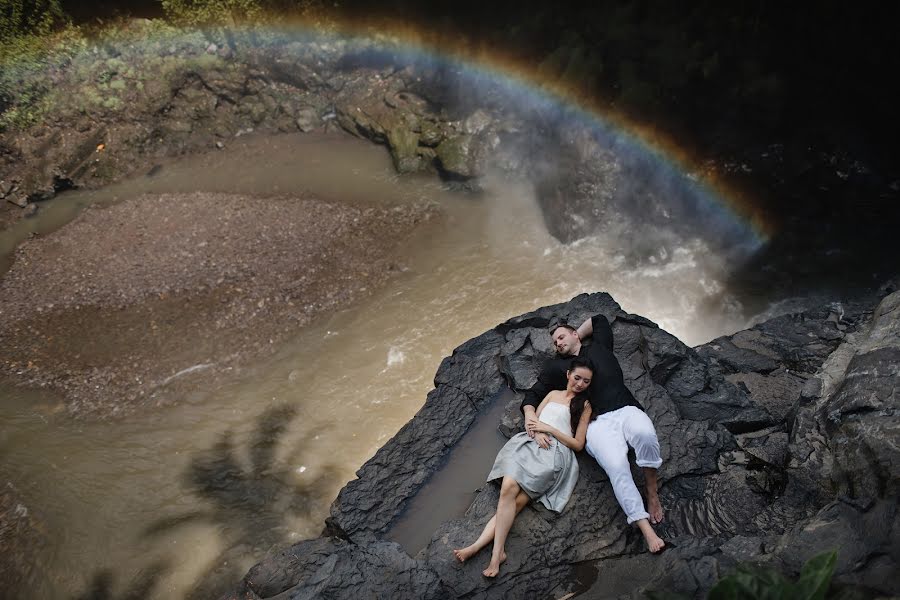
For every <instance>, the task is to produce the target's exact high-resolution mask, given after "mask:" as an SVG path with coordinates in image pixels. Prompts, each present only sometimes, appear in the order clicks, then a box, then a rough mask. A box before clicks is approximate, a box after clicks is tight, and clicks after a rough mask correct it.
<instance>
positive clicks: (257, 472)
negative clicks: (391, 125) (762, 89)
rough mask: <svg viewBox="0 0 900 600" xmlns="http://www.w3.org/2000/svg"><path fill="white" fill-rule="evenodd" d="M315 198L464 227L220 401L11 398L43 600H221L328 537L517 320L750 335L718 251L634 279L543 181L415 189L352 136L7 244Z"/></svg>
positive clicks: (704, 336) (294, 145) (26, 226)
mask: <svg viewBox="0 0 900 600" xmlns="http://www.w3.org/2000/svg"><path fill="white" fill-rule="evenodd" d="M148 168H149V167H148ZM302 190H306V191H309V192H312V193H313V194H316V195H319V196H321V197H326V198H330V199H339V200H340V201H342V202H347V203H352V204H373V203H374V204H378V203H396V202H398V201H402V202H405V201H409V202H417V201H421V200H430V201H433V202H435V203H437V204H438V205H439V206H440V208H441V210H442V211H443V212H444V213H445V215H446V218H445V219H443V220H442V225H441V226H440V228H439V229H438V230H437V231H435V230H434V229H429V230H428V232H427V235H425V234H423V235H419V236H417V237H416V238H415V239H414V240H413V241H412V242H411V243H410V244H409V246H408V247H407V248H406V249H405V250H404V251H403V253H402V254H404V255H405V259H404V260H405V264H406V265H407V266H408V269H407V270H406V271H405V272H404V273H402V274H401V275H400V276H399V277H397V278H396V279H394V280H392V282H391V283H390V284H389V285H388V287H386V288H384V289H382V290H380V291H379V292H377V293H375V294H374V295H373V296H371V297H370V298H368V299H366V300H364V301H362V302H359V303H357V304H354V305H352V306H350V307H349V308H347V309H345V310H342V311H341V312H339V313H337V314H333V315H330V316H328V317H327V318H323V319H321V320H319V321H318V322H316V323H315V324H314V325H313V326H311V327H309V328H307V329H305V330H303V331H302V332H301V333H299V334H298V335H297V336H296V338H295V339H293V340H292V341H291V342H290V343H288V344H286V345H285V346H284V347H282V348H281V349H280V350H279V352H278V353H277V354H276V355H275V356H274V357H273V358H271V359H267V360H266V361H265V362H264V363H262V364H256V365H254V366H253V368H252V369H250V371H249V374H248V375H246V376H244V377H242V378H240V379H238V380H235V381H231V382H227V383H226V384H225V385H224V386H222V387H221V388H220V389H218V390H217V392H216V393H215V394H204V393H202V392H197V393H194V394H192V395H190V396H189V397H185V398H183V399H181V401H180V402H179V403H178V404H177V405H175V406H172V407H167V408H165V409H162V410H158V411H150V412H141V413H139V414H136V415H134V416H131V417H126V418H124V419H120V420H116V421H113V422H101V423H92V422H76V421H72V420H71V419H69V418H68V417H67V416H66V414H65V412H64V411H60V410H59V409H58V407H59V406H60V404H59V401H58V399H57V398H53V397H49V396H47V395H44V394H42V393H41V392H39V391H33V390H32V391H29V390H24V389H21V388H16V387H12V386H11V385H8V384H4V385H3V386H2V387H0V395H2V398H3V401H2V403H0V476H2V480H3V481H4V483H5V482H7V481H8V482H11V483H12V484H13V485H14V486H15V489H16V490H17V492H18V494H19V497H20V498H21V501H22V504H21V506H20V510H26V511H28V513H29V515H31V516H32V517H33V519H34V520H35V522H37V523H38V524H39V525H40V528H41V531H42V533H43V534H44V535H45V537H46V539H47V541H48V543H46V544H45V545H43V546H42V547H41V548H40V550H39V555H38V556H35V557H33V564H34V565H35V569H34V574H33V575H34V576H33V586H34V587H33V589H31V590H30V591H29V593H28V595H27V597H33V598H71V597H77V596H78V595H80V594H85V593H87V592H89V591H91V590H106V592H108V594H109V596H110V597H119V596H120V595H124V594H125V593H126V592H128V591H129V590H132V591H133V590H134V589H136V586H137V587H139V586H140V585H141V581H152V582H153V585H152V586H150V587H152V590H153V591H152V593H151V594H150V596H151V597H152V598H158V599H162V598H184V597H188V596H190V595H194V596H195V597H205V596H204V591H205V590H216V589H220V588H221V586H222V585H223V582H225V583H226V585H227V583H228V582H230V581H234V580H235V579H236V578H239V577H241V576H242V575H243V573H245V572H246V570H247V569H248V568H249V567H250V566H252V565H253V564H254V563H255V562H256V561H258V560H259V559H260V558H261V557H262V555H263V554H264V553H265V552H267V551H269V550H271V549H272V548H275V547H278V546H282V545H285V544H289V543H291V542H293V541H296V540H300V539H303V538H306V537H310V536H316V535H318V534H319V533H320V532H321V530H322V527H323V521H324V519H325V517H326V516H327V513H328V506H329V504H330V503H331V501H332V500H333V498H334V497H335V495H336V493H337V492H338V490H339V489H340V488H341V487H342V486H343V485H344V484H345V483H346V482H347V481H348V480H349V479H351V478H352V477H353V476H354V472H355V471H356V470H357V469H358V468H359V467H360V466H361V465H362V464H363V463H364V462H365V461H366V460H367V459H368V458H370V457H371V456H372V455H373V454H374V452H375V451H376V450H377V449H378V448H379V447H380V446H381V445H383V444H384V443H385V442H386V441H387V440H388V439H389V438H390V437H391V436H392V435H393V434H394V433H395V432H396V431H397V430H398V429H399V428H400V427H401V426H402V425H403V424H404V423H406V421H407V420H409V419H410V418H411V417H412V415H413V414H414V413H415V412H416V411H417V410H418V408H419V407H420V406H421V405H422V403H423V401H424V399H425V396H426V394H427V393H428V391H429V390H430V389H431V388H432V387H433V386H432V379H433V376H434V373H435V371H436V369H437V366H438V364H439V363H440V361H441V359H442V358H443V357H444V356H446V355H448V354H450V353H451V351H452V350H453V348H454V347H456V346H457V345H459V344H461V343H462V342H464V341H465V340H467V339H469V338H471V337H473V336H476V335H478V334H480V333H482V332H483V331H485V330H486V329H489V328H491V327H493V326H494V325H496V324H498V323H500V322H502V321H504V320H506V319H508V318H510V317H512V316H515V315H518V314H520V313H523V312H526V311H530V310H533V309H535V308H537V307H539V306H542V305H546V304H551V303H556V302H562V301H565V300H568V299H570V298H571V297H572V296H574V295H576V294H578V293H581V292H592V291H601V290H602V291H608V292H610V293H611V294H612V295H613V297H614V298H615V299H616V300H617V301H618V302H619V303H620V304H621V305H622V307H623V308H624V309H625V310H626V311H629V312H633V313H639V314H641V315H644V316H646V317H648V318H650V319H652V320H654V321H655V322H657V323H658V324H659V325H660V326H662V327H663V328H665V329H667V330H669V331H670V332H672V333H674V334H675V335H677V336H679V337H680V338H681V339H682V340H684V341H686V342H687V343H688V344H696V343H701V342H704V341H706V340H708V339H710V338H712V337H714V336H716V335H719V334H723V333H728V332H731V331H734V330H736V329H739V328H741V327H743V326H744V324H745V318H744V317H743V315H741V310H740V305H739V304H738V303H737V302H735V301H734V300H732V299H729V298H727V297H723V296H722V289H723V284H722V281H723V279H724V276H725V275H726V273H727V270H728V268H729V265H727V264H723V263H722V262H721V261H720V260H719V259H717V257H716V256H715V255H714V254H712V253H711V252H709V251H707V249H706V246H705V244H704V243H703V242H702V240H683V243H682V244H681V245H680V247H679V248H678V249H676V250H675V252H674V255H673V256H672V257H671V259H670V260H669V261H668V262H666V263H665V264H660V265H648V266H645V267H641V268H632V267H628V266H627V261H626V258H625V256H626V253H625V252H623V249H625V247H626V246H627V243H628V240H627V238H617V239H607V238H604V237H603V236H598V237H596V238H590V239H585V240H581V241H579V242H577V243H575V244H571V245H562V244H560V243H559V242H557V241H556V240H554V239H553V238H552V237H551V236H550V235H549V234H548V233H547V231H546V229H545V227H544V225H543V221H542V217H541V214H540V212H539V210H538V208H537V206H536V203H535V200H534V195H533V192H532V189H531V186H530V184H529V183H528V182H526V181H510V180H505V179H503V178H501V177H499V176H497V177H489V178H488V179H487V181H486V186H485V192H484V194H482V195H479V196H477V197H476V196H470V195H465V194H462V193H459V192H453V191H449V190H447V189H445V188H444V186H443V185H442V184H441V182H440V181H438V180H437V179H436V178H433V177H428V176H416V177H402V178H401V177H398V176H397V175H395V174H394V170H393V167H392V165H391V161H390V157H389V156H388V154H387V152H386V151H385V149H384V148H381V147H378V146H374V145H371V144H369V143H367V142H362V141H359V140H356V139H353V138H350V137H347V136H343V135H337V134H334V135H327V136H325V137H322V136H316V137H313V136H304V135H301V134H297V135H285V136H279V137H272V138H256V139H254V138H250V137H247V138H239V139H236V140H234V141H233V142H232V143H231V144H230V145H229V148H227V149H226V150H225V151H213V152H211V153H210V154H208V155H205V156H197V157H192V158H189V159H182V160H180V161H178V162H177V163H175V162H173V163H170V164H164V165H163V166H162V168H161V169H159V170H158V172H157V173H155V174H154V175H153V176H152V177H147V176H143V177H139V178H136V179H133V180H131V181H128V182H124V183H122V184H117V185H115V186H111V187H109V188H106V189H104V190H101V191H96V192H81V191H79V192H70V193H67V194H64V195H62V196H60V197H59V198H57V199H56V200H54V201H52V202H51V203H50V204H49V205H48V206H47V207H45V208H44V209H42V211H41V212H40V214H39V216H38V217H37V218H35V219H31V220H23V221H20V222H19V223H18V224H17V225H16V227H15V228H14V229H13V230H11V231H9V232H6V233H4V234H3V236H2V238H0V251H2V253H3V256H4V257H6V256H8V255H9V253H10V251H11V249H12V248H13V247H14V245H15V243H17V241H18V240H20V239H22V238H23V237H24V236H27V235H28V232H29V231H38V232H41V233H46V232H49V231H52V230H53V229H54V228H57V227H59V226H61V225H62V224H63V223H65V222H66V221H67V220H69V219H71V218H72V216H73V215H74V214H75V212H76V211H77V210H78V207H79V206H84V205H86V204H90V203H101V204H103V203H111V202H115V201H117V200H122V199H125V198H128V197H133V196H137V195H140V194H143V193H162V192H190V191H224V192H237V193H248V194H263V195H265V194H277V193H290V192H294V191H302ZM202 364H203V357H202V356H198V357H197V360H196V365H197V368H202ZM488 467H489V464H485V465H473V466H472V468H473V469H479V468H482V469H483V470H484V471H485V473H486V471H487V469H488ZM23 597H24V596H23ZM98 597H99V596H98Z"/></svg>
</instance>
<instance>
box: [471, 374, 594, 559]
mask: <svg viewBox="0 0 900 600" xmlns="http://www.w3.org/2000/svg"><path fill="white" fill-rule="evenodd" d="M592 376H593V367H592V366H591V364H590V362H589V361H588V360H587V359H584V358H575V359H573V360H572V364H571V365H570V367H569V370H568V371H567V372H566V380H567V384H566V389H565V390H554V391H552V392H550V393H548V394H547V396H546V397H545V398H544V400H543V402H541V403H540V405H539V406H538V408H537V417H538V422H537V423H536V424H535V425H534V427H533V429H534V431H535V432H536V434H535V436H534V438H531V437H529V435H528V434H527V433H525V432H523V433H519V434H516V435H514V436H513V437H512V438H510V439H509V441H508V442H506V445H504V446H503V448H501V449H500V452H499V453H498V454H497V459H496V460H495V461H494V467H493V468H492V469H491V472H490V474H489V475H488V478H487V480H488V481H493V480H495V479H499V478H500V477H502V478H503V482H502V483H501V485H500V498H499V499H498V500H497V512H496V513H495V514H494V516H493V517H491V520H490V521H488V522H487V525H485V526H484V531H482V532H481V535H480V536H479V537H478V539H477V540H475V542H474V543H472V545H470V546H467V547H465V548H461V549H457V550H454V551H453V554H455V555H456V558H457V559H458V560H459V561H460V562H465V561H466V560H467V559H468V558H470V557H472V556H474V555H475V554H476V553H477V552H478V551H479V550H481V549H482V548H484V547H485V546H487V545H488V543H490V542H491V540H493V542H494V549H493V551H492V552H491V562H490V563H489V564H488V566H487V568H486V569H485V570H484V571H482V573H483V574H484V576H485V577H496V576H497V573H499V572H500V563H502V562H503V561H505V560H506V551H505V550H504V546H505V544H506V536H507V534H509V530H510V528H511V527H512V524H513V520H514V519H515V518H516V515H517V514H519V511H521V510H522V509H523V508H525V505H526V504H528V502H529V501H531V500H535V499H537V500H539V501H540V502H541V504H543V505H544V506H546V507H547V508H548V509H550V510H552V511H555V512H560V511H562V509H563V507H564V506H565V505H566V502H568V501H569V496H571V495H572V490H573V489H574V488H575V483H576V482H577V481H578V461H576V460H575V452H577V451H579V450H581V449H582V448H584V439H585V435H586V433H587V427H588V422H589V421H590V420H591V405H590V403H589V402H587V399H586V397H585V396H583V395H582V393H583V392H584V391H585V390H586V389H587V387H588V386H589V385H590V383H591V377H592Z"/></svg>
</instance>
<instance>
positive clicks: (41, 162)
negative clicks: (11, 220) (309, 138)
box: [0, 21, 515, 208]
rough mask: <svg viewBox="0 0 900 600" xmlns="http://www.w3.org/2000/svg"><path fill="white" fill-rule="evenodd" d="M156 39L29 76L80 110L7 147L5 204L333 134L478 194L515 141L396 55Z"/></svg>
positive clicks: (182, 37)
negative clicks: (163, 164) (265, 144)
mask: <svg viewBox="0 0 900 600" xmlns="http://www.w3.org/2000/svg"><path fill="white" fill-rule="evenodd" d="M151 27H152V25H151V24H142V23H141V22H140V21H137V22H135V23H134V24H132V26H131V29H132V30H130V31H128V30H126V32H125V33H123V34H122V36H123V37H122V38H121V39H118V40H117V39H112V38H110V39H109V40H107V41H106V42H105V43H104V44H103V45H102V46H97V47H94V48H93V51H92V52H84V53H79V54H77V55H75V56H73V57H72V58H71V62H72V64H71V65H70V66H69V67H68V68H66V69H61V70H59V71H58V72H57V71H53V72H51V70H50V69H49V67H48V72H46V73H35V74H32V77H34V78H37V79H39V80H41V81H43V79H47V82H49V81H51V80H52V87H53V88H55V89H57V90H60V92H59V95H58V97H66V98H68V99H71V102H67V103H63V104H60V105H59V106H57V105H51V106H50V111H49V114H48V117H47V119H46V120H43V121H42V122H40V123H37V124H34V125H32V126H30V127H27V128H26V129H24V130H21V131H15V130H10V131H7V132H3V133H2V134H0V199H3V200H6V201H7V202H8V203H12V204H15V205H18V206H21V207H25V206H27V205H28V204H29V203H30V202H36V201H40V200H45V199H48V198H51V197H53V196H54V195H55V193H56V192H58V191H60V190H63V189H68V188H72V187H99V186H102V185H106V184H108V183H109V182H111V181H115V180H118V179H121V178H122V177H125V176H128V175H131V174H133V173H134V172H135V171H140V170H141V169H143V170H144V171H146V170H148V169H149V166H148V165H149V164H152V161H155V160H159V159H160V158H163V157H172V156H178V155H182V154H185V153H191V152H199V151H208V150H211V149H214V148H216V147H222V146H223V145H224V144H227V143H228V141H229V140H230V139H232V138H234V137H235V136H241V135H246V134H248V133H252V132H262V133H268V134H273V133H279V132H291V131H298V130H299V131H303V132H311V131H316V130H322V129H327V128H329V127H334V125H335V124H337V125H338V126H340V127H341V128H343V129H344V130H345V131H347V132H349V133H351V134H353V135H356V136H359V137H363V138H366V139H369V140H371V141H374V142H376V143H380V144H384V145H386V146H387V147H388V149H389V150H390V152H391V156H392V157H393V159H394V165H395V167H396V169H397V171H398V172H400V173H410V172H415V171H423V170H430V171H434V172H438V173H440V174H441V175H442V176H444V177H445V178H446V179H449V180H453V181H469V180H472V179H473V178H475V177H477V176H479V175H481V174H483V173H484V171H485V169H486V168H487V166H488V165H490V164H492V161H493V158H492V155H493V153H494V151H495V149H496V148H497V146H498V145H499V143H500V138H499V136H500V135H501V134H503V133H504V132H509V131H511V130H514V129H515V127H514V126H513V125H511V124H510V123H508V122H506V121H503V120H501V116H502V112H503V111H502V109H501V108H502V106H503V103H502V102H497V101H496V100H495V101H494V102H493V104H492V105H493V106H495V107H497V108H494V109H491V108H490V107H489V106H488V104H485V105H484V106H483V107H481V108H478V107H474V106H469V105H468V104H467V103H465V102H463V101H460V100H455V99H454V98H453V97H451V96H450V95H448V93H447V92H446V90H447V89H453V88H455V87H457V85H456V84H457V83H458V82H457V80H458V78H459V74H457V73H455V72H453V71H447V70H442V69H440V68H439V67H437V66H435V65H433V64H429V63H427V62H426V61H422V60H417V59H414V58H410V57H408V56H403V55H402V54H401V53H400V52H399V50H398V48H397V47H396V46H395V45H392V44H390V43H380V44H378V43H375V42H372V41H369V40H361V39H360V40H355V41H346V40H332V39H327V38H322V39H319V40H312V41H310V42H309V43H299V42H296V41H294V40H293V39H291V38H290V37H285V38H277V36H276V38H277V39H272V36H273V34H269V33H267V34H264V35H263V34H260V35H261V36H262V37H260V35H257V33H254V32H242V33H239V34H236V36H235V38H234V42H235V43H234V49H231V48H230V47H227V46H225V45H223V46H222V47H221V48H220V47H219V46H217V45H216V44H215V43H212V44H210V41H209V39H208V37H206V36H205V35H202V34H201V33H200V32H196V31H169V32H168V43H166V40H165V36H163V37H160V36H159V35H156V34H153V35H150V34H148V35H147V36H143V33H142V32H143V29H144V28H151ZM263 38H265V39H263ZM136 39H137V40H139V43H135V42H136ZM47 82H44V83H45V84H47V85H50V83H47ZM56 97H57V96H53V98H56ZM435 100H438V101H439V104H438V103H436V102H435ZM513 162H515V161H513ZM5 205H6V203H4V206H5ZM6 208H9V206H7V207H6Z"/></svg>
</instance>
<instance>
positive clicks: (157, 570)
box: [74, 561, 169, 600]
mask: <svg viewBox="0 0 900 600" xmlns="http://www.w3.org/2000/svg"><path fill="white" fill-rule="evenodd" d="M168 570H169V565H168V563H166V562H165V561H159V562H155V563H153V564H151V565H150V566H149V567H148V568H146V569H143V570H142V571H141V572H140V573H139V574H138V575H137V578H136V579H135V580H134V582H133V583H132V584H131V585H130V586H129V587H128V588H127V589H125V590H123V591H122V592H121V593H120V594H114V593H113V581H114V579H115V577H114V576H113V573H112V572H111V571H109V570H107V569H104V570H102V571H99V572H97V574H95V575H94V579H93V580H92V581H91V585H90V587H89V588H88V589H87V590H86V591H85V592H84V593H83V594H81V595H80V596H77V597H75V599H74V600H116V599H118V600H144V599H145V598H147V597H149V596H150V593H151V592H152V591H153V588H154V587H156V584H157V583H158V582H159V579H160V578H161V577H162V576H163V575H164V574H165V572H166V571H168Z"/></svg>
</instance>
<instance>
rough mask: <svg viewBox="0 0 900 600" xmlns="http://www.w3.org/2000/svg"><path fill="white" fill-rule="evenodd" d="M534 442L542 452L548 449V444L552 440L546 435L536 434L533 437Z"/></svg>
mask: <svg viewBox="0 0 900 600" xmlns="http://www.w3.org/2000/svg"><path fill="white" fill-rule="evenodd" d="M534 441H535V442H537V445H538V446H540V447H541V448H543V449H544V450H547V449H549V448H550V442H551V441H553V438H551V437H550V436H549V435H547V434H546V433H536V434H535V435H534Z"/></svg>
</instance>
